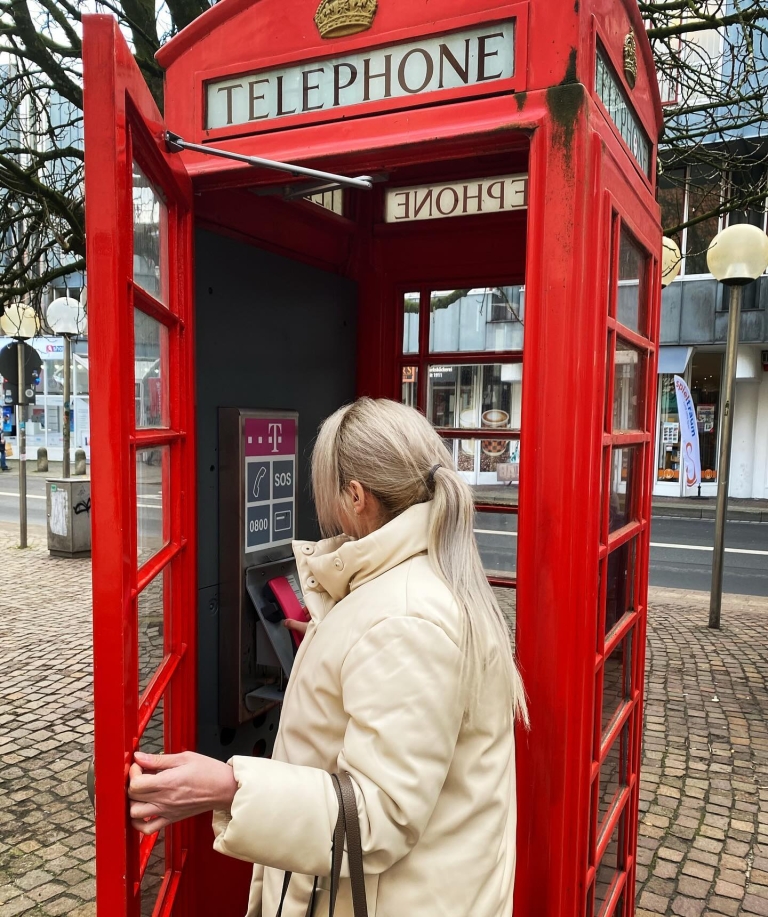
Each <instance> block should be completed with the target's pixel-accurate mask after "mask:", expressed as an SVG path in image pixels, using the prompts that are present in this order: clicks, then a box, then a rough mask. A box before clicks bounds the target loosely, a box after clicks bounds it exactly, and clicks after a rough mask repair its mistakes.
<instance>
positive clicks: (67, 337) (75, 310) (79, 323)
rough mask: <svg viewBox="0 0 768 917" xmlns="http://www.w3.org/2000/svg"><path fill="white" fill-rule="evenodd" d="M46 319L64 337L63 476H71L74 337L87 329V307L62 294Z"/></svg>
mask: <svg viewBox="0 0 768 917" xmlns="http://www.w3.org/2000/svg"><path fill="white" fill-rule="evenodd" d="M45 320H46V322H47V323H48V327H49V328H50V329H51V331H53V333H54V334H57V335H61V337H62V338H63V339H64V394H63V401H64V423H63V429H62V434H63V435H62V466H61V476H62V477H63V478H68V477H69V460H70V435H69V427H70V417H71V415H72V392H71V377H72V338H74V337H77V335H79V334H83V333H84V331H85V309H84V308H83V304H82V297H81V301H80V302H78V301H77V300H76V299H72V297H71V296H60V297H59V298H58V299H54V300H53V301H52V302H51V304H50V305H49V306H48V311H47V312H46V316H45Z"/></svg>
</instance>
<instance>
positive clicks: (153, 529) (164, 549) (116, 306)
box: [84, 16, 196, 917]
mask: <svg viewBox="0 0 768 917" xmlns="http://www.w3.org/2000/svg"><path fill="white" fill-rule="evenodd" d="M84 35H85V40H84V48H85V56H84V82H85V125H86V130H85V149H86V151H87V152H86V198H87V201H88V215H87V240H88V305H89V312H90V314H89V324H90V335H89V336H90V359H91V361H92V371H93V377H94V378H96V379H98V380H99V384H98V386H97V387H94V389H93V391H92V393H91V403H92V411H91V417H92V421H91V424H92V468H93V474H92V505H93V509H92V525H93V605H94V609H93V611H94V619H93V623H94V627H93V637H94V696H95V712H94V719H95V747H94V759H95V787H96V801H95V806H96V866H97V872H96V877H97V878H96V895H97V908H98V914H99V917H102V915H103V917H107V915H109V917H122V915H124V917H139V915H141V917H144V915H146V917H150V915H152V917H160V915H166V914H171V913H173V914H184V913H186V912H188V910H189V905H187V904H186V903H185V902H186V900H187V899H188V897H189V895H190V886H191V881H192V879H191V877H192V874H193V871H194V868H195V864H194V863H193V862H192V860H193V859H194V844H193V843H192V837H191V831H192V830H193V825H192V824H191V823H181V824H179V825H174V826H172V827H171V828H168V829H166V830H165V831H161V832H160V833H158V834H155V835H154V836H152V837H143V836H142V835H140V834H139V833H138V832H137V831H135V830H133V828H132V827H131V826H130V822H129V814H128V807H127V801H126V783H127V779H128V769H129V766H130V763H131V759H132V755H133V752H134V751H135V750H136V749H137V748H139V749H141V750H142V751H146V752H151V753H161V752H166V753H168V752H177V751H182V750H184V749H190V748H191V749H194V747H195V723H196V703H195V697H196V686H195V675H196V648H195V633H196V627H195V619H194V615H195V607H196V595H195V542H194V533H195V528H194V513H195V501H194V428H193V425H194V389H193V383H192V378H193V376H192V370H193V365H192V360H193V352H192V351H193V340H194V339H193V332H192V324H191V322H192V289H191V277H192V194H191V185H190V181H189V178H188V176H187V174H186V172H185V170H184V168H183V166H182V165H181V163H180V162H179V161H178V160H177V159H174V158H173V156H171V155H169V154H168V153H167V152H166V150H165V144H164V131H165V127H164V125H163V122H162V118H161V116H160V113H159V111H158V108H157V105H156V104H155V101H154V99H153V97H152V94H151V92H150V90H149V88H148V87H147V85H146V84H145V82H144V80H143V78H142V76H141V74H140V72H139V70H138V68H137V66H136V64H135V63H134V60H133V57H132V56H131V53H130V51H129V49H128V46H127V45H126V42H125V40H124V39H123V36H122V34H121V33H120V30H119V28H118V26H117V23H116V22H115V20H114V19H112V17H110V16H88V17H84Z"/></svg>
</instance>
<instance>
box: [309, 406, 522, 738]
mask: <svg viewBox="0 0 768 917" xmlns="http://www.w3.org/2000/svg"><path fill="white" fill-rule="evenodd" d="M435 466H439V468H437V469H436V470H435V471H434V473H433V474H431V473H430V472H432V469H434V468H435ZM351 481H358V482H359V483H360V484H362V486H363V488H364V489H365V490H367V491H369V492H370V493H371V494H373V495H374V496H375V497H376V499H377V500H378V501H379V504H380V506H381V508H382V513H383V518H382V520H381V523H382V525H383V524H385V523H386V522H389V521H390V520H391V519H394V518H395V517H396V516H399V515H400V513H402V512H404V511H405V510H407V509H408V508H409V507H411V506H413V505H415V504H416V503H426V502H427V501H429V500H432V501H433V503H434V507H433V510H432V514H431V518H430V529H429V544H428V555H429V559H430V562H431V563H432V566H433V567H434V569H435V571H436V572H437V574H438V575H439V576H440V577H441V579H442V580H443V581H444V582H445V583H446V585H447V586H448V587H449V589H450V590H451V593H452V594H453V596H454V599H455V601H456V604H457V605H458V607H459V611H460V613H461V626H462V650H463V655H464V677H465V678H466V680H467V684H468V687H469V690H470V704H469V710H468V712H469V714H470V716H471V715H472V713H473V712H474V707H475V705H476V702H477V700H478V698H479V695H480V692H479V690H477V689H478V687H479V683H480V680H481V679H482V677H483V671H484V669H485V667H486V666H487V665H488V663H489V660H490V659H492V658H493V656H494V655H496V654H497V653H498V652H499V648H503V649H501V653H500V658H501V661H502V665H503V666H504V670H505V674H506V677H507V681H508V684H509V693H508V700H509V704H510V713H511V715H512V716H518V717H519V718H520V719H522V720H523V721H524V722H525V723H526V724H527V723H528V712H527V708H526V703H525V692H524V689H523V684H522V681H521V679H520V675H519V673H518V671H517V667H516V665H515V662H514V658H513V653H512V648H511V645H510V636H509V630H508V627H507V624H506V621H505V620H504V616H503V614H502V612H501V609H500V608H499V605H498V602H497V601H496V597H495V596H494V594H493V590H492V589H491V587H490V585H489V583H488V580H487V578H486V576H485V572H484V570H483V565H482V561H481V560H480V554H479V552H478V549H477V542H476V541H475V533H474V518H475V509H474V503H473V499H472V492H471V490H470V488H469V486H468V484H467V483H466V482H465V481H464V479H463V478H462V477H461V476H460V475H459V474H458V473H457V471H456V468H455V466H454V463H453V459H452V457H451V455H450V453H449V452H448V450H447V449H446V447H445V445H444V444H443V442H442V440H441V439H440V437H439V436H438V435H437V433H436V432H435V430H434V429H433V427H432V425H431V424H430V423H429V421H428V420H427V419H426V417H424V415H423V414H420V413H419V412H418V411H416V410H414V409H413V408H410V407H406V406H405V405H403V404H397V403H396V402H394V401H388V400H386V399H377V400H374V399H372V398H360V399H359V400H358V401H355V402H354V403H353V404H349V405H346V406H345V407H343V408H340V409H339V410H338V411H336V412H335V413H334V414H332V415H331V416H330V417H329V418H328V419H327V420H326V421H325V422H324V423H323V424H322V426H321V427H320V432H319V434H318V437H317V442H316V443H315V448H314V451H313V454H312V488H313V491H314V498H315V506H316V508H317V516H318V521H319V523H320V528H321V531H322V533H323V535H324V536H325V537H330V536H332V535H337V534H339V533H340V532H341V530H342V527H343V523H342V520H343V519H345V518H349V516H350V512H349V510H350V508H351V495H350V492H349V484H350V482H351Z"/></svg>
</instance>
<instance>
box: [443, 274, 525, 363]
mask: <svg viewBox="0 0 768 917" xmlns="http://www.w3.org/2000/svg"><path fill="white" fill-rule="evenodd" d="M524 320H525V287H522V286H512V287H484V288H476V289H471V290H467V289H465V290H435V291H433V292H432V293H431V294H430V311H429V351H430V353H458V352H461V351H486V352H488V353H498V352H499V351H502V350H522V349H523V331H524Z"/></svg>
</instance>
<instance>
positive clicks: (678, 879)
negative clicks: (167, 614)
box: [0, 524, 768, 917]
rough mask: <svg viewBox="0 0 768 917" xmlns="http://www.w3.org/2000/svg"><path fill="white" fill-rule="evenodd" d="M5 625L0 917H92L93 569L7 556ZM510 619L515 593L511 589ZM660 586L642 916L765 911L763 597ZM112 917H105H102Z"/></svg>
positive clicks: (0, 640) (766, 626)
mask: <svg viewBox="0 0 768 917" xmlns="http://www.w3.org/2000/svg"><path fill="white" fill-rule="evenodd" d="M15 532H16V529H15V527H13V526H3V525H2V524H0V569H2V571H3V574H4V583H5V582H7V583H11V584H13V590H15V591H10V592H9V593H7V594H4V595H3V608H2V614H0V917H17V915H23V917H57V915H67V917H95V906H94V903H93V901H94V894H95V884H94V880H93V876H94V868H95V867H94V861H93V812H92V809H91V806H90V802H89V801H88V797H87V794H86V791H85V781H84V778H85V772H86V768H87V765H88V761H89V759H90V755H91V747H92V703H91V638H90V595H91V585H90V561H89V560H63V559H52V558H50V557H49V556H48V553H47V551H46V549H45V543H44V539H43V538H41V537H39V536H34V537H33V538H32V539H31V541H32V545H33V547H32V548H30V549H29V550H28V551H20V550H18V549H17V548H15V547H14V546H13V537H10V538H8V537H5V535H6V533H8V534H10V535H11V536H13V535H15ZM504 598H505V602H504V604H505V606H506V610H507V612H508V613H512V605H513V602H512V601H510V600H511V599H512V598H513V594H512V593H511V590H504ZM707 609H708V597H707V596H706V595H705V594H703V593H691V592H683V591H677V590H666V589H655V590H652V593H651V612H650V617H649V628H648V633H649V645H648V681H647V702H646V715H645V744H644V763H643V773H642V783H641V818H640V831H639V834H640V837H639V853H638V860H639V864H640V865H639V868H638V887H637V897H638V911H637V917H670V915H678V917H737V915H738V917H741V915H744V917H747V915H758V917H767V915H768V636H767V634H768V599H760V598H752V597H743V596H726V598H725V600H724V603H723V629H722V630H721V631H719V632H715V631H710V630H709V629H708V628H707V626H706V621H707ZM99 917H108V915H99Z"/></svg>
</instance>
